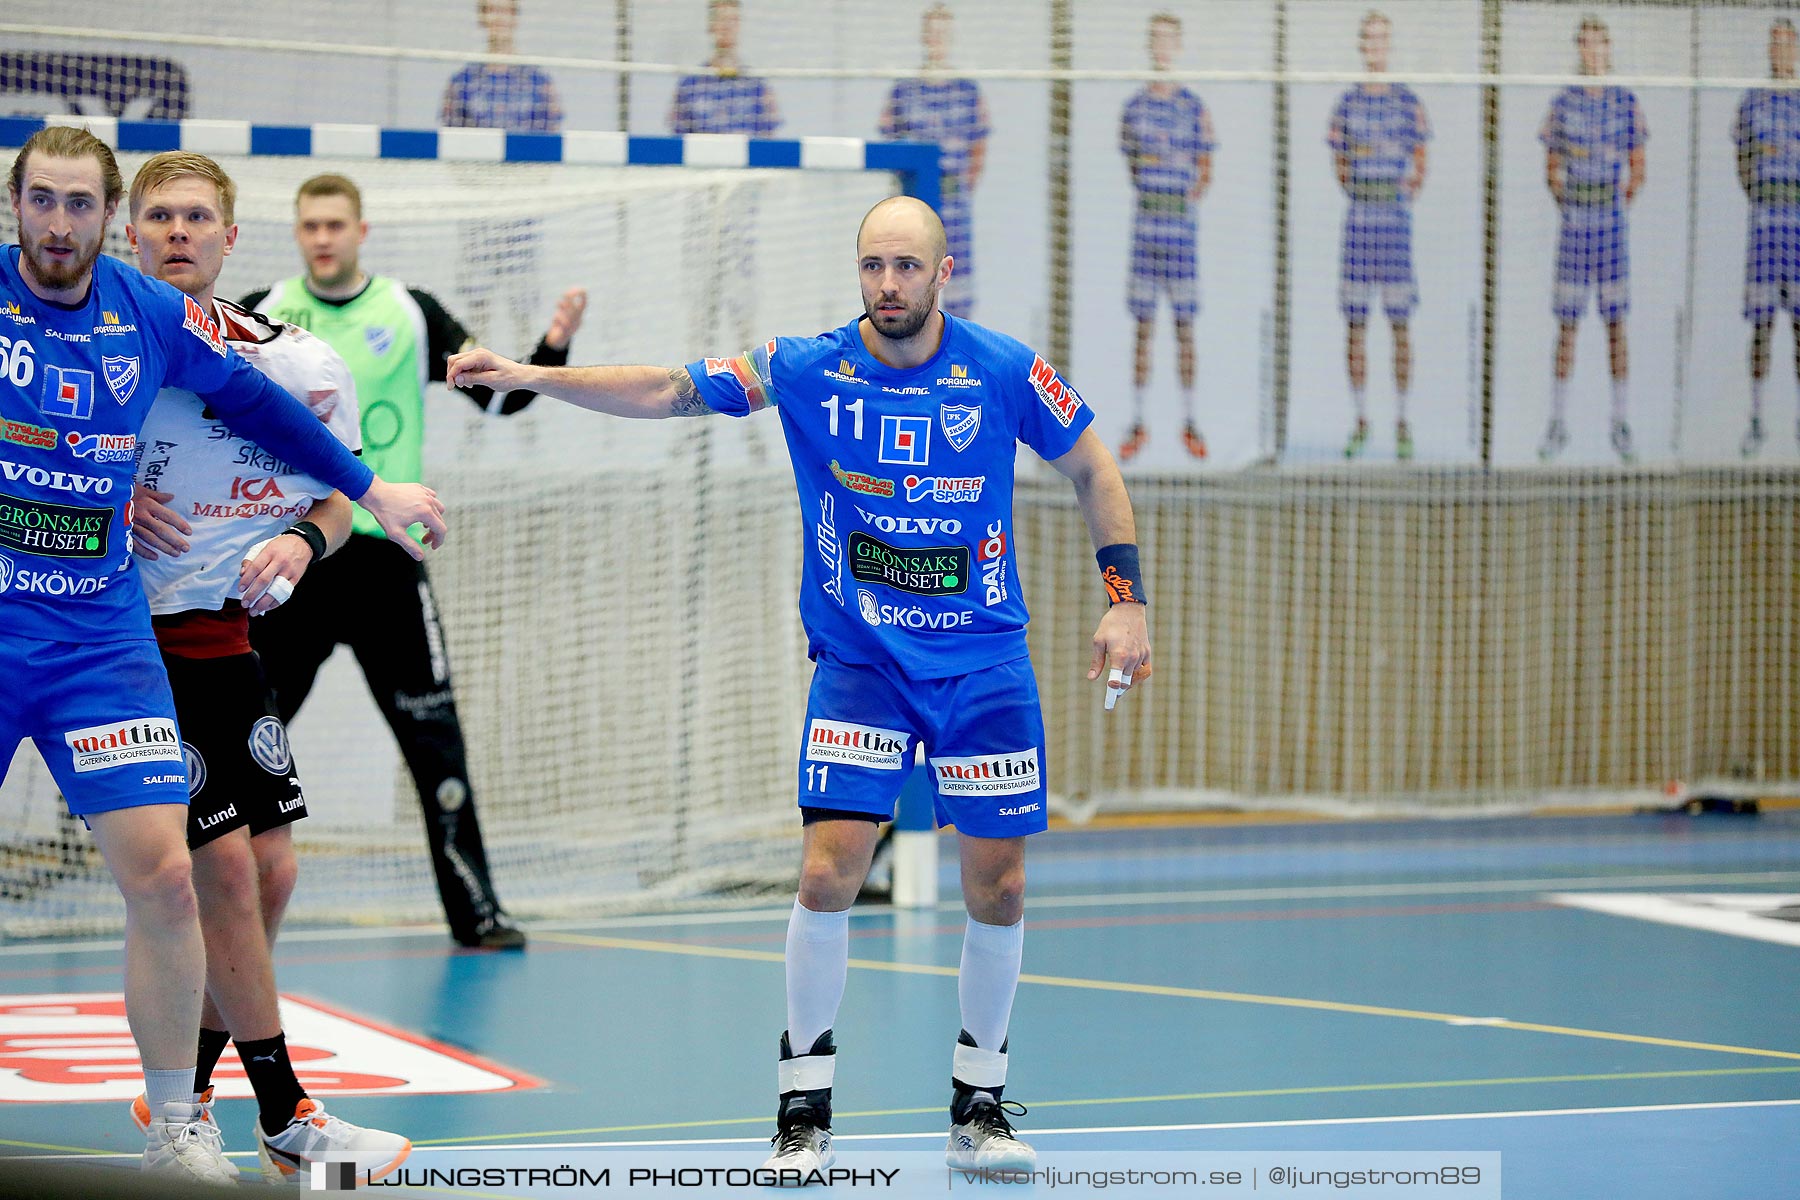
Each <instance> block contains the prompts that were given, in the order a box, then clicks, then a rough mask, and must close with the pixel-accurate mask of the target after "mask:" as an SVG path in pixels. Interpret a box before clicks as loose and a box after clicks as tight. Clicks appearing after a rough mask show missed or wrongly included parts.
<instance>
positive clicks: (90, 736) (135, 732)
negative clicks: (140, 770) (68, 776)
mask: <svg viewBox="0 0 1800 1200" xmlns="http://www.w3.org/2000/svg"><path fill="white" fill-rule="evenodd" d="M63 741H64V742H65V743H67V745H68V747H69V753H70V754H71V755H72V756H73V758H74V765H75V773H76V774H77V775H85V774H86V773H87V772H89V771H104V770H106V769H107V768H109V767H123V766H126V765H128V764H131V763H141V762H177V763H178V762H183V761H184V755H183V754H182V753H181V738H179V737H178V736H176V733H175V722H173V721H171V720H169V718H167V717H141V718H139V719H137V720H134V721H120V722H118V723H117V724H115V725H90V726H88V727H87V728H86V729H72V730H70V731H69V732H68V733H65V734H63Z"/></svg>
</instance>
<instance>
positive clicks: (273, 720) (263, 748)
mask: <svg viewBox="0 0 1800 1200" xmlns="http://www.w3.org/2000/svg"><path fill="white" fill-rule="evenodd" d="M250 757H251V758H254V759H255V760H256V765H257V766H259V767H261V768H262V769H263V770H265V771H267V772H268V773H269V774H271V775H286V774H287V770H288V768H289V767H290V766H292V765H293V762H294V760H293V756H292V755H290V754H289V753H288V740H287V729H286V727H285V726H283V725H282V723H281V718H279V717H263V718H261V719H259V720H258V721H257V722H256V724H254V725H252V726H251V727H250Z"/></svg>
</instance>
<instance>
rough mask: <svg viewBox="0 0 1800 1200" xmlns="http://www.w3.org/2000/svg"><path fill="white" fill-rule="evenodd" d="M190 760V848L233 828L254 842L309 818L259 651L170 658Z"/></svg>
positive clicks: (177, 713)
mask: <svg viewBox="0 0 1800 1200" xmlns="http://www.w3.org/2000/svg"><path fill="white" fill-rule="evenodd" d="M162 658H163V665H164V666H166V667H167V668H168V670H169V686H170V688H172V689H173V690H174V692H175V717H176V720H178V721H179V722H180V723H181V738H182V742H181V749H182V753H183V754H184V755H186V757H187V773H188V848H189V849H191V850H198V849H199V848H200V847H202V846H204V845H206V844H207V843H208V842H210V841H213V840H215V839H216V838H219V837H222V836H224V835H225V834H227V833H229V832H231V831H232V830H233V829H239V828H243V827H245V826H248V827H249V830H250V834H251V836H252V837H254V836H255V835H257V834H259V833H264V832H266V831H268V830H270V829H278V828H280V827H281V826H283V825H289V824H292V823H293V822H295V821H298V820H299V819H300V818H301V817H304V816H305V815H306V796H305V794H304V793H303V792H302V791H301V790H300V777H299V776H298V775H297V774H296V773H295V771H294V755H293V752H292V751H291V750H290V749H289V748H288V736H287V727H286V726H285V725H283V724H282V723H281V717H280V715H279V714H278V712H277V710H276V708H275V693H274V692H273V691H272V690H271V689H270V687H269V683H268V680H267V679H265V678H264V677H263V669H262V660H261V659H259V658H257V657H256V655H254V654H233V655H229V656H227V657H225V658H179V657H177V656H175V655H173V654H164V655H163V656H162Z"/></svg>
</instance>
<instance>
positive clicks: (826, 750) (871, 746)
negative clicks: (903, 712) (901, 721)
mask: <svg viewBox="0 0 1800 1200" xmlns="http://www.w3.org/2000/svg"><path fill="white" fill-rule="evenodd" d="M905 750H906V734H905V733H903V732H901V731H900V730H898V729H881V728H878V727H876V726H873V725H853V724H851V723H850V722H848V721H823V720H818V719H815V720H814V721H813V723H812V724H811V725H809V726H808V727H807V730H806V761H808V762H822V763H849V764H850V765H851V766H855V767H870V768H872V769H874V770H877V771H898V770H899V769H900V767H901V763H900V756H901V754H903V753H904V752H905Z"/></svg>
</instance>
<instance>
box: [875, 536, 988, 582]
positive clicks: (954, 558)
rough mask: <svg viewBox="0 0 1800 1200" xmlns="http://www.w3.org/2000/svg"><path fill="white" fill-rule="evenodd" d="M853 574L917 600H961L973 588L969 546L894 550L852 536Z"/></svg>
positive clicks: (879, 543)
mask: <svg viewBox="0 0 1800 1200" xmlns="http://www.w3.org/2000/svg"><path fill="white" fill-rule="evenodd" d="M850 574H851V577H852V578H854V579H856V580H857V581H858V582H860V583H880V584H886V585H887V586H888V587H891V588H893V589H894V590H895V591H900V592H911V593H912V594H913V595H915V596H960V595H961V594H962V593H963V592H965V591H967V590H968V588H969V548H968V547H967V546H907V547H904V548H902V547H898V546H890V545H888V544H887V543H886V542H884V541H882V540H881V539H880V538H873V537H870V536H869V535H868V534H866V533H852V534H851V535H850Z"/></svg>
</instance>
